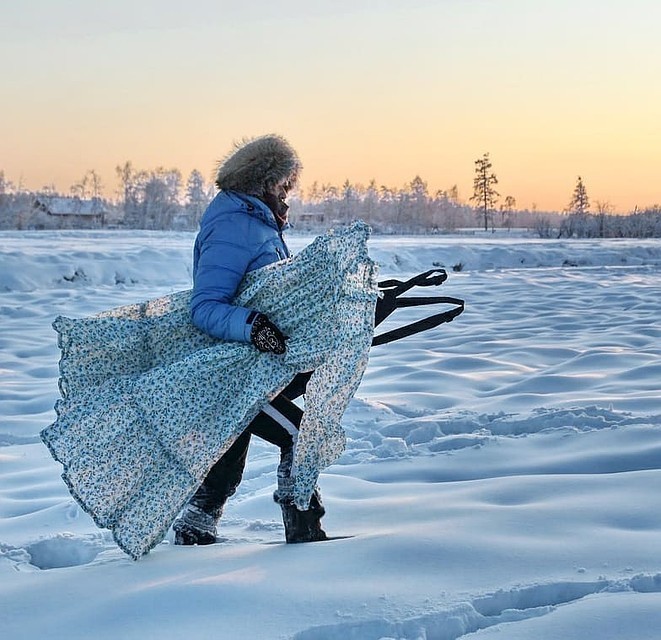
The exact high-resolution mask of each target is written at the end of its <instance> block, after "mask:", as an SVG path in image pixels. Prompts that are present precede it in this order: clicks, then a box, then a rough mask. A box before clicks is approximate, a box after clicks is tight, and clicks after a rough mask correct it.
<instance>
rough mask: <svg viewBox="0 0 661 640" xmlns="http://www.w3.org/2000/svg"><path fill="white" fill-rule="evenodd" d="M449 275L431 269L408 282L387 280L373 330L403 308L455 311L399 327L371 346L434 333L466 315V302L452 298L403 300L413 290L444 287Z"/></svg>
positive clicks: (442, 271) (376, 338)
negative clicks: (432, 307)
mask: <svg viewBox="0 0 661 640" xmlns="http://www.w3.org/2000/svg"><path fill="white" fill-rule="evenodd" d="M447 277H448V275H447V272H446V271H445V269H431V270H430V271H425V272H424V273H420V274H418V275H417V276H414V277H413V278H410V279H409V280H406V281H405V282H402V281H400V280H384V281H383V282H379V289H380V290H381V292H382V294H383V296H382V297H381V298H380V299H379V300H377V304H376V311H375V314H374V326H378V325H379V324H381V323H382V322H383V321H384V320H385V319H386V318H387V317H388V316H389V315H390V314H391V313H393V311H395V309H399V308H403V307H418V306H426V305H431V304H452V305H454V309H450V310H448V311H443V312H441V313H436V314H434V315H432V316H429V317H427V318H424V319H423V320H418V321H417V322H412V323H411V324H408V325H405V326H403V327H398V328H397V329H393V330H392V331H387V332H386V333H382V334H381V335H379V336H375V337H374V339H373V340H372V346H377V345H380V344H387V343H388V342H392V341H393V340H400V339H401V338H406V337H408V336H412V335H414V334H416V333H420V332H421V331H427V330H428V329H433V328H434V327H437V326H439V325H440V324H443V323H445V322H452V320H454V319H455V318H456V317H457V316H458V315H460V314H461V313H463V311H464V301H463V300H460V299H459V298H451V297H445V296H434V297H429V296H426V297H413V298H406V297H400V296H401V295H402V294H403V293H405V292H406V291H409V290H410V289H412V288H413V287H431V286H438V285H441V284H443V283H444V282H445V281H446V280H447Z"/></svg>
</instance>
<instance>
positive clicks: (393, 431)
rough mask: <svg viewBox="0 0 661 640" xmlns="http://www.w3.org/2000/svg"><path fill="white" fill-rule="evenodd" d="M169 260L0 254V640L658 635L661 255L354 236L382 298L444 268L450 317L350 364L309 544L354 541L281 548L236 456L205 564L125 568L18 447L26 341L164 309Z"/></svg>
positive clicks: (40, 450)
mask: <svg viewBox="0 0 661 640" xmlns="http://www.w3.org/2000/svg"><path fill="white" fill-rule="evenodd" d="M193 240H194V234H191V233H149V232H130V233H122V232H113V231H105V232H102V231H99V232H74V231H68V232H34V233H32V232H2V233H0V322H1V323H2V324H1V326H2V332H0V603H1V604H0V620H1V629H2V637H3V638H9V639H12V640H14V639H24V638H26V639H32V638H45V637H47V638H55V639H58V638H68V639H72V640H74V639H87V638H90V637H95V638H101V639H103V638H123V639H132V638H136V639H137V638H140V639H141V640H143V639H145V638H157V639H163V640H165V639H170V638H172V639H179V638H258V639H267V640H270V639H281V638H292V639H294V640H340V639H341V640H346V639H351V638H358V639H360V640H385V639H397V640H402V639H406V640H422V639H425V640H431V639H442V640H446V639H447V640H450V639H451V640H454V639H456V638H462V640H465V639H471V640H472V639H475V640H483V639H485V640H486V639H489V638H508V640H519V639H523V638H526V639H530V638H534V639H535V640H550V639H553V640H556V639H557V638H563V639H573V638H577V639H578V638H581V639H584V638H599V639H600V640H611V639H613V640H615V639H617V640H634V639H635V640H644V639H652V638H654V639H658V638H659V637H660V634H659V631H658V630H659V629H660V628H661V491H660V489H661V358H660V354H661V346H660V345H661V341H660V338H661V321H660V319H661V295H659V294H660V293H661V287H660V286H659V276H660V272H661V241H659V240H641V241H636V240H622V241H614V240H611V241H603V240H602V241H599V240H593V241H569V240H563V241H553V240H536V239H534V238H528V237H525V236H524V235H523V234H516V233H512V234H502V235H498V234H496V235H492V234H484V235H481V234H475V235H470V236H466V235H463V236H459V235H457V236H429V237H425V236H420V237H374V238H373V239H372V240H371V241H370V251H371V254H372V256H373V257H374V258H375V259H376V260H377V261H378V262H379V263H380V265H381V275H382V277H383V278H389V277H396V278H400V279H401V278H405V277H408V276H411V275H413V274H415V273H417V272H421V271H425V270H427V269H430V268H434V267H444V268H446V269H447V270H448V273H449V278H448V281H447V282H446V283H445V284H444V285H443V286H442V287H441V288H440V289H439V290H438V294H440V295H448V296H455V297H459V298H463V299H465V300H466V311H465V312H464V313H463V314H462V315H461V316H459V317H458V318H457V319H455V320H454V321H453V322H452V323H451V324H446V325H442V326H441V327H439V328H437V329H435V330H432V331H429V332H426V333H423V334H419V335H417V336H413V337H410V338H406V339H405V340H402V341H399V342H395V343H392V344H389V345H384V346H380V347H375V348H374V349H373V350H372V354H371V360H370V365H369V367H368V370H367V372H366V375H365V378H364V380H363V382H362V384H361V386H360V388H359V390H358V393H357V395H356V398H355V399H354V400H353V401H352V403H351V405H350V407H349V410H348V411H347V413H346V414H345V419H344V425H345V428H346V431H347V434H348V447H347V450H346V452H345V454H344V455H343V456H342V458H341V459H340V460H339V461H338V462H337V463H336V464H335V465H333V466H332V467H330V468H329V469H328V470H327V471H326V472H325V473H324V474H323V475H322V478H321V486H322V490H323V495H324V501H325V504H326V508H327V512H328V513H327V516H326V517H325V518H324V525H325V528H326V530H327V532H328V533H329V534H334V535H342V534H347V535H349V534H350V535H354V537H351V538H348V539H343V540H335V541H330V542H325V543H316V544H308V545H285V544H280V542H281V541H282V540H283V529H282V525H281V524H280V518H279V513H278V509H277V506H276V505H275V504H274V503H273V501H272V499H271V492H272V490H273V487H274V484H275V467H276V464H277V462H276V461H277V453H276V451H275V450H274V449H273V448H272V447H271V446H270V445H267V444H266V443H264V442H262V441H260V440H259V439H257V438H255V439H253V443H252V445H251V452H250V460H249V463H248V466H247V469H246V474H245V478H244V481H243V483H242V484H241V487H240V489H239V492H238V493H237V495H236V496H235V497H234V498H233V499H232V501H231V502H230V504H229V505H228V507H227V509H226V514H225V516H224V518H223V521H222V527H221V535H222V536H223V537H224V539H225V540H224V542H222V543H221V544H217V545H213V546H211V547H194V548H189V547H175V546H174V545H173V544H172V543H171V536H169V537H168V539H167V540H166V541H164V542H163V543H162V544H161V545H159V546H158V547H157V548H156V549H155V550H154V551H153V552H152V553H151V554H149V555H148V556H146V557H144V558H143V559H141V560H140V561H138V562H134V561H132V560H130V559H129V558H128V557H127V556H125V555H124V554H123V553H122V552H121V551H119V550H118V549H117V548H116V547H115V546H114V545H113V543H112V540H111V538H110V536H109V534H108V532H107V531H101V530H99V529H97V528H96V527H95V526H94V524H93V523H92V521H91V520H90V518H89V517H88V516H87V515H85V514H84V513H83V512H82V511H81V510H80V509H79V507H78V506H77V505H76V503H75V502H74V501H73V500H72V499H71V497H70V496H69V494H68V492H67V490H66V487H65V485H64V483H63V482H62V481H61V479H60V477H59V476H60V472H61V469H60V466H59V465H58V464H57V463H56V462H54V461H53V460H52V458H51V457H50V455H49V453H48V451H47V450H46V448H45V447H44V446H43V445H42V444H41V442H40V441H39V438H38V433H39V431H40V429H42V428H43V427H44V426H46V425H48V424H49V423H50V422H52V421H53V420H54V417H55V416H54V411H53V404H54V403H55V401H56V399H57V397H58V390H57V376H58V370H57V360H58V357H59V353H58V349H57V345H56V341H55V333H54V332H53V331H52V329H51V328H50V323H51V322H52V320H53V318H54V317H55V316H56V315H58V314H64V315H69V316H75V317H80V316H85V315H89V314H92V313H95V312H98V311H101V310H103V309H107V308H110V307H113V306H117V305H120V304H127V303H130V302H137V301H141V300H146V299H149V298H153V297H156V296H158V295H162V294H165V293H169V292H172V291H176V290H180V289H184V288H188V287H189V286H190V262H191V251H192V244H193ZM310 240H311V237H310V236H302V235H292V236H290V238H289V243H290V245H291V247H292V248H293V249H294V250H300V248H302V247H303V246H305V244H307V243H308V242H309V241H310ZM420 293H429V292H428V291H421V292H420ZM435 293H436V292H435ZM397 314H401V315H400V317H399V319H397V320H396V321H394V320H393V321H394V322H395V324H401V323H403V322H405V321H407V319H408V320H410V319H413V318H417V317H419V314H420V310H419V309H418V310H407V311H400V312H397ZM397 314H396V315H397ZM387 328H388V326H384V327H383V329H381V330H387ZM269 543H273V544H269Z"/></svg>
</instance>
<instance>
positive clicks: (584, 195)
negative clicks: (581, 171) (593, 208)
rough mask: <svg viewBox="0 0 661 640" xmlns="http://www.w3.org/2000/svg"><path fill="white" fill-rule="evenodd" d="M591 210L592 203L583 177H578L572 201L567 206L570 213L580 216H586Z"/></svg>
mask: <svg viewBox="0 0 661 640" xmlns="http://www.w3.org/2000/svg"><path fill="white" fill-rule="evenodd" d="M589 209H590V201H589V199H588V192H587V191H586V189H585V185H584V184H583V180H582V179H581V176H578V180H577V181H576V186H575V187H574V193H573V195H572V198H571V201H570V202H569V204H568V205H567V211H569V213H576V214H578V215H580V216H582V215H584V214H586V213H587V212H588V211H589Z"/></svg>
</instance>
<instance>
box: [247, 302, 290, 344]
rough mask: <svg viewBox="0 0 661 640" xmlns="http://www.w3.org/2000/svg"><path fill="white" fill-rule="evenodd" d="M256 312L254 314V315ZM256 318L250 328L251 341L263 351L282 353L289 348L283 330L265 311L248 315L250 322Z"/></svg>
mask: <svg viewBox="0 0 661 640" xmlns="http://www.w3.org/2000/svg"><path fill="white" fill-rule="evenodd" d="M253 314H254V315H253ZM252 318H255V319H254V321H253V323H252V329H251V330H250V341H251V342H252V343H253V344H254V345H255V346H256V347H257V348H258V349H259V350H260V351H261V352H262V353H277V354H282V353H284V352H285V351H286V350H287V346H286V345H285V340H286V339H287V338H285V336H284V335H282V331H280V329H278V327H276V326H275V325H274V324H273V323H272V322H271V321H270V320H269V319H268V318H267V317H266V316H265V315H264V314H263V313H256V312H253V313H251V314H250V316H248V322H250V321H251V320H252Z"/></svg>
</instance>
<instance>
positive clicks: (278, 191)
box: [271, 178, 291, 201]
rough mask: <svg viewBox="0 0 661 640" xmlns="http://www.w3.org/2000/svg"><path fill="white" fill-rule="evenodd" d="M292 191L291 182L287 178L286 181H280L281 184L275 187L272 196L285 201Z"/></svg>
mask: <svg viewBox="0 0 661 640" xmlns="http://www.w3.org/2000/svg"><path fill="white" fill-rule="evenodd" d="M290 190H291V182H290V180H289V179H288V178H285V179H284V180H280V182H278V183H277V184H275V185H274V186H273V189H272V190H271V194H272V195H273V196H275V197H276V198H277V199H278V200H282V201H284V200H286V198H287V196H288V195H289V191H290Z"/></svg>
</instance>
